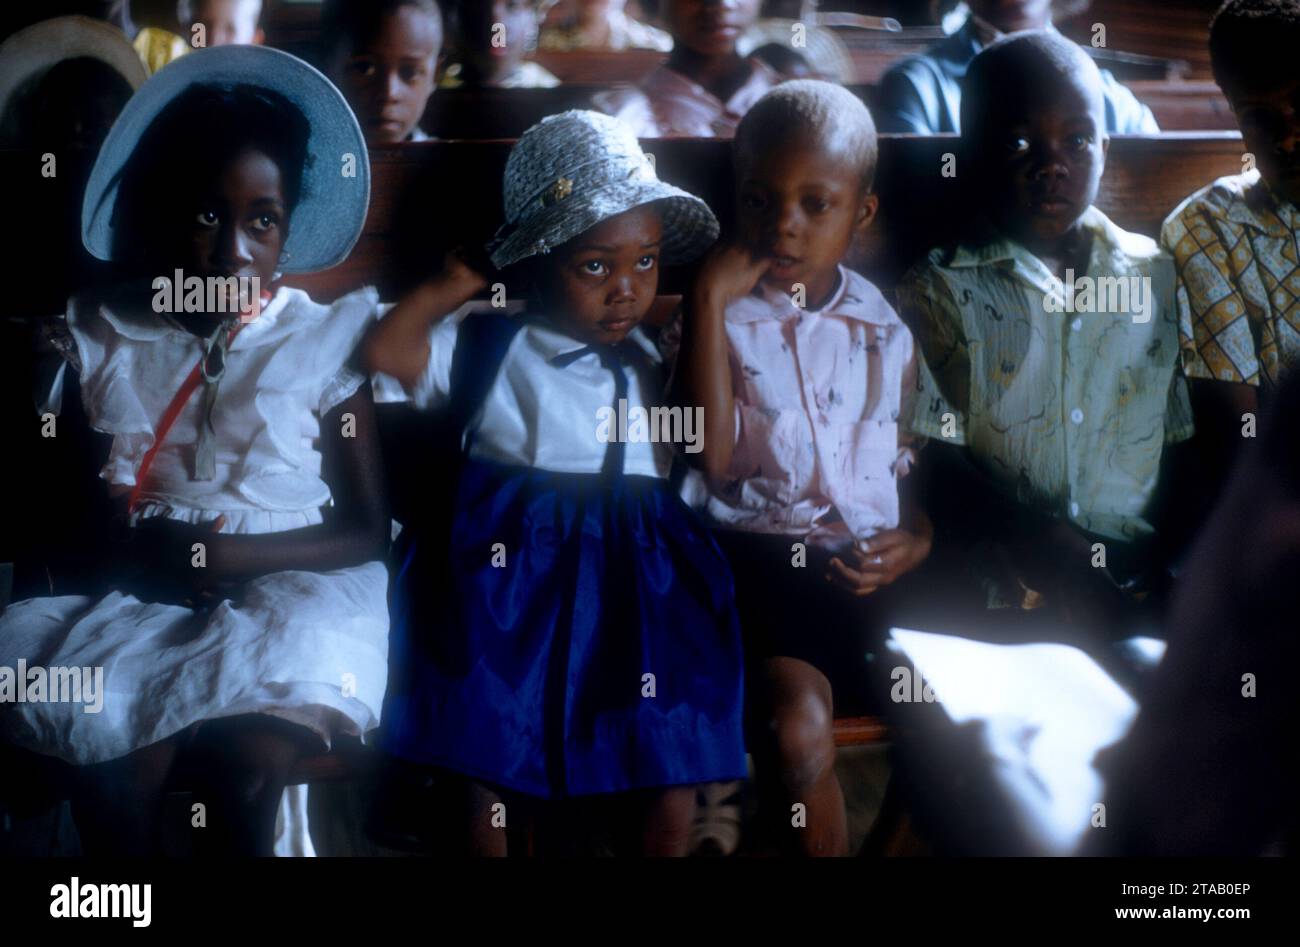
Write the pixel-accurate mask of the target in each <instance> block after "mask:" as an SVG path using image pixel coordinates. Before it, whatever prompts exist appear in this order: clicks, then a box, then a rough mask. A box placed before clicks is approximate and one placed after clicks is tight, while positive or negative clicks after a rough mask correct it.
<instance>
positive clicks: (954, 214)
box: [292, 132, 1243, 300]
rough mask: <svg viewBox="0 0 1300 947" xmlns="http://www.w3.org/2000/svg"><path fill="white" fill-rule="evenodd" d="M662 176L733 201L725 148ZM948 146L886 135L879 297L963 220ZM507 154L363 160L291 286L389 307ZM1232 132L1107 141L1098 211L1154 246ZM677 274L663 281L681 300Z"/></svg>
mask: <svg viewBox="0 0 1300 947" xmlns="http://www.w3.org/2000/svg"><path fill="white" fill-rule="evenodd" d="M643 144H644V145H645V147H646V150H647V152H648V153H650V154H651V155H653V156H654V157H655V160H656V165H657V167H658V169H659V173H660V174H661V176H663V177H664V178H666V179H667V180H669V181H672V182H673V183H675V184H678V185H679V186H681V187H684V188H686V189H687V190H689V191H691V192H692V193H695V194H698V195H699V196H701V197H703V198H704V199H705V200H706V201H708V203H709V204H710V205H711V206H712V207H713V208H714V210H715V211H716V212H718V214H719V216H720V217H721V218H722V219H723V220H724V224H725V221H726V218H727V217H728V215H729V209H730V205H731V201H732V193H731V191H732V177H731V155H730V144H729V143H728V142H726V141H722V140H710V139H660V140H647V141H645V142H644V143H643ZM958 144H959V141H958V139H957V138H956V137H953V136H947V137H945V136H937V137H917V136H907V135H899V136H893V135H884V136H882V137H881V145H880V151H881V154H880V169H879V172H878V175H877V187H876V190H877V193H878V194H879V195H880V203H881V215H882V217H881V220H880V222H879V223H878V224H877V225H875V226H873V227H872V228H871V229H870V230H869V231H868V240H867V241H865V242H864V244H863V246H861V247H859V248H858V253H857V258H856V262H857V264H858V265H860V266H861V267H862V269H863V271H864V272H866V273H868V274H869V275H871V276H872V277H873V278H875V279H876V280H877V282H878V283H879V284H880V285H881V286H882V287H884V288H886V289H888V288H891V287H892V285H893V282H894V280H896V278H897V276H898V275H899V273H900V272H901V270H902V268H903V267H905V266H906V265H908V264H909V263H911V262H912V261H914V260H915V259H916V258H917V257H918V256H919V255H920V254H921V253H924V252H925V250H926V249H928V248H929V247H930V246H933V245H936V244H938V243H941V242H942V241H943V240H944V238H945V237H946V236H947V235H949V234H951V233H952V231H953V229H954V226H955V225H956V224H958V223H959V222H960V220H961V206H962V200H963V190H962V184H963V181H964V179H963V177H962V168H961V166H960V158H957V166H956V176H955V177H945V176H943V174H942V171H943V167H944V163H945V159H944V155H946V154H953V155H956V154H957V153H958ZM509 149H510V142H506V141H474V142H429V143H425V144H416V145H397V146H391V147H387V148H379V149H374V150H372V151H371V168H372V176H373V186H372V190H371V206H370V213H369V216H368V218H367V221H366V226H365V231H364V232H363V234H362V236H361V239H360V241H359V242H358V244H357V246H356V248H355V249H354V250H353V252H352V255H351V256H350V257H349V258H348V259H347V260H346V261H344V262H343V263H342V264H340V265H339V266H337V267H334V268H333V269H331V270H327V271H325V272H323V273H315V274H310V275H307V276H300V277H294V278H293V279H292V281H293V282H294V283H295V284H297V285H302V286H304V287H305V288H307V289H309V290H310V291H311V293H312V295H313V297H315V298H318V299H322V300H329V299H333V298H336V297H337V296H339V295H341V294H342V293H344V292H347V291H348V290H350V289H353V288H355V287H357V286H360V285H364V284H366V283H374V284H376V285H377V286H379V288H380V291H381V294H382V295H384V296H385V298H391V297H392V296H393V294H394V293H398V292H400V291H402V290H404V289H405V288H407V287H409V286H411V285H413V284H414V283H416V282H418V281H419V280H420V279H421V278H422V277H423V276H425V275H428V274H429V273H431V272H432V270H433V268H434V267H436V266H437V263H438V260H439V259H440V258H441V254H442V253H443V252H445V250H447V249H450V248H451V247H452V246H454V245H457V244H469V243H473V242H475V241H485V240H487V239H488V238H490V237H491V235H492V233H493V231H494V230H495V228H496V226H497V225H498V223H499V222H500V218H501V174H502V170H503V168H504V165H505V159H506V155H507V153H508V152H509ZM1242 150H1243V149H1242V144H1241V137H1240V135H1239V134H1237V133H1236V132H1216V133H1195V134H1194V133H1178V132H1175V133H1166V134H1161V135H1158V136H1150V137H1146V136H1142V137H1125V138H1115V139H1113V140H1112V141H1111V145H1110V155H1109V160H1108V161H1107V167H1106V175H1105V177H1104V178H1103V180H1102V188H1101V193H1100V195H1099V197H1098V206H1099V207H1100V208H1101V209H1102V210H1103V211H1105V212H1106V213H1107V214H1109V215H1110V216H1111V217H1112V218H1113V219H1114V220H1115V221H1116V222H1117V223H1118V224H1119V225H1120V226H1122V227H1125V228H1127V229H1129V230H1135V231H1138V232H1140V233H1145V234H1148V235H1151V236H1155V235H1157V234H1158V233H1159V228H1160V224H1161V222H1162V221H1163V219H1164V217H1165V216H1166V215H1167V214H1168V213H1169V212H1170V211H1171V210H1172V209H1173V208H1174V207H1175V206H1176V205H1177V204H1178V203H1179V202H1180V201H1181V200H1182V199H1183V198H1184V197H1186V196H1187V195H1188V194H1190V193H1192V191H1194V190H1196V189H1198V188H1200V187H1202V186H1204V185H1205V184H1208V183H1209V182H1210V181H1212V180H1214V179H1215V178H1217V177H1221V176H1223V175H1225V174H1234V173H1239V172H1240V171H1241V169H1242ZM683 275H684V274H682V273H680V272H678V273H673V272H671V271H670V272H669V273H667V274H666V275H665V281H666V285H665V291H668V292H675V291H680V289H681V286H682V277H683Z"/></svg>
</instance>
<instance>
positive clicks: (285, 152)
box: [115, 84, 311, 258]
mask: <svg viewBox="0 0 1300 947" xmlns="http://www.w3.org/2000/svg"><path fill="white" fill-rule="evenodd" d="M310 137H311V128H310V126H309V125H308V123H307V118H306V116H304V115H303V114H302V112H301V111H299V110H298V109H297V108H296V107H295V106H294V105H293V104H291V103H290V102H289V101H288V100H287V99H285V98H284V97H283V96H281V95H280V94H279V93H276V92H273V91H271V90H269V89H259V88H256V87H254V86H245V85H238V86H235V87H234V88H232V89H222V88H216V87H213V86H206V85H201V84H196V85H192V86H190V87H189V88H188V89H186V90H185V91H184V92H182V93H181V94H180V95H178V96H177V97H176V99H175V100H174V101H173V102H172V103H171V104H170V105H168V106H167V108H166V109H164V110H163V111H162V112H161V113H160V114H159V115H158V117H157V118H155V119H154V120H153V122H152V124H150V125H149V127H148V128H147V129H146V130H145V132H144V134H143V135H141V136H140V140H139V142H138V144H137V145H136V147H135V151H134V153H133V155H132V157H131V160H130V161H129V162H128V164H127V165H126V167H125V168H124V169H123V174H122V189H121V194H120V196H119V198H118V201H117V208H118V213H120V214H121V215H122V216H123V218H124V219H123V220H122V222H121V225H119V226H117V227H116V228H115V229H116V231H117V234H118V239H119V240H120V241H122V245H121V246H119V247H118V248H116V250H120V251H121V253H122V256H123V258H131V257H135V256H137V255H138V252H139V243H140V241H141V239H142V236H143V231H142V228H144V227H147V226H149V225H150V224H151V223H152V220H151V218H152V217H153V216H154V215H156V214H157V213H158V210H159V208H160V207H164V206H167V205H166V204H165V203H164V202H165V201H166V199H167V196H166V192H167V191H168V190H170V189H172V188H173V187H174V186H176V185H178V184H182V183H184V182H187V181H192V180H193V179H194V178H196V177H201V176H203V175H205V174H209V173H212V174H215V173H216V172H218V171H219V170H220V169H221V168H222V167H223V166H224V165H225V164H226V163H227V162H229V161H230V160H232V159H233V158H234V157H236V156H237V155H238V154H239V153H240V152H242V151H243V150H244V149H245V148H250V147H252V148H256V149H257V150H259V151H261V152H263V153H264V154H266V155H267V156H268V157H270V158H271V160H273V161H274V162H275V164H276V166H277V167H278V168H279V169H280V178H281V186H282V187H283V189H284V197H285V203H286V209H287V210H289V211H292V210H293V208H294V206H295V205H297V203H298V201H299V200H300V199H301V197H302V196H303V195H302V178H303V171H304V170H305V169H306V167H307V162H308V161H309V160H311V159H310V156H309V155H308V153H307V142H308V139H309V138H310Z"/></svg>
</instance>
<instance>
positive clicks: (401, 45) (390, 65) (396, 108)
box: [321, 0, 443, 146]
mask: <svg viewBox="0 0 1300 947" xmlns="http://www.w3.org/2000/svg"><path fill="white" fill-rule="evenodd" d="M442 40H443V25H442V13H441V11H440V10H439V8H438V4H437V3H436V2H435V0H325V4H324V6H323V8H322V10H321V58H322V62H323V65H324V69H325V72H326V74H327V75H328V76H329V77H330V78H331V79H333V80H334V83H335V84H336V85H337V86H338V87H339V88H340V89H342V90H343V94H344V95H345V96H347V100H348V103H349V104H350V105H351V106H352V109H353V111H354V112H356V115H357V119H358V120H359V121H360V122H361V129H362V131H363V132H365V135H366V144H368V145H372V146H373V145H392V144H397V143H398V142H404V141H427V140H428V138H429V136H428V135H427V134H425V132H424V131H423V129H421V128H420V119H421V118H423V116H424V110H425V108H426V106H427V105H428V104H429V96H431V95H432V94H433V89H434V82H435V74H436V70H437V65H438V55H439V53H440V52H441V50H442Z"/></svg>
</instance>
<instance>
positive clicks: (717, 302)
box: [695, 243, 772, 308]
mask: <svg viewBox="0 0 1300 947" xmlns="http://www.w3.org/2000/svg"><path fill="white" fill-rule="evenodd" d="M771 265H772V261H771V259H769V258H768V257H756V256H754V254H753V253H752V252H751V251H750V250H749V248H748V247H745V246H741V245H740V244H736V243H731V244H724V245H722V246H717V247H714V248H713V250H712V251H710V252H709V255H708V256H706V257H705V258H704V262H703V264H701V266H700V272H699V274H698V275H697V276H696V278H695V292H696V294H697V298H703V299H705V300H707V301H708V302H709V303H711V304H713V305H714V306H718V307H720V308H725V307H726V306H727V305H728V304H729V303H731V302H733V301H734V300H737V299H740V298H741V297H742V296H746V295H748V294H749V293H750V292H751V291H752V290H753V288H754V287H755V286H757V285H758V281H759V280H760V279H762V278H763V274H764V273H766V272H767V271H768V269H769V268H770V267H771Z"/></svg>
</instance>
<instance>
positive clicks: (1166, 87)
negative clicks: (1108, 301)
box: [421, 80, 1237, 140]
mask: <svg viewBox="0 0 1300 947" xmlns="http://www.w3.org/2000/svg"><path fill="white" fill-rule="evenodd" d="M1127 85H1128V87H1129V88H1130V89H1132V90H1133V93H1134V94H1135V95H1136V96H1137V97H1138V98H1139V99H1140V100H1141V101H1142V102H1144V103H1145V104H1146V105H1148V106H1150V108H1151V111H1152V112H1153V113H1154V114H1155V117H1156V121H1157V122H1158V123H1159V124H1160V127H1161V129H1163V130H1164V131H1234V130H1235V129H1236V127H1237V125H1236V119H1235V118H1234V116H1233V114H1232V109H1231V108H1230V107H1229V105H1228V101H1227V99H1225V98H1224V96H1223V93H1222V92H1220V91H1219V88H1218V86H1216V85H1215V84H1214V83H1213V82H1205V81H1196V82H1183V81H1177V80H1176V81H1164V80H1160V81H1150V80H1134V81H1131V82H1128V83H1127ZM609 88H611V86H608V85H598V84H577V83H572V84H565V85H560V86H556V87H555V88H550V89H442V90H439V91H438V92H437V93H436V94H434V95H433V96H432V97H431V98H430V99H429V105H428V108H427V109H426V110H425V114H424V118H423V120H422V122H421V125H422V127H423V128H424V130H425V131H426V132H428V133H429V134H430V135H432V136H433V137H435V138H442V139H447V140H485V139H494V138H518V137H519V136H520V135H522V134H523V133H524V131H525V130H527V129H528V128H529V127H530V126H531V125H534V124H536V123H537V122H539V121H541V120H542V119H543V118H545V117H546V116H547V115H554V114H556V113H557V112H563V111H565V110H566V109H573V108H591V107H592V101H593V98H594V97H595V96H596V95H597V94H598V93H600V92H602V91H605V90H607V89H609ZM847 88H848V89H849V90H850V91H851V92H853V93H854V95H856V96H858V98H860V99H862V101H864V102H866V103H867V105H868V106H871V107H873V108H874V106H875V102H876V98H875V95H876V87H875V86H872V85H864V84H850V85H849V86H847Z"/></svg>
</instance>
